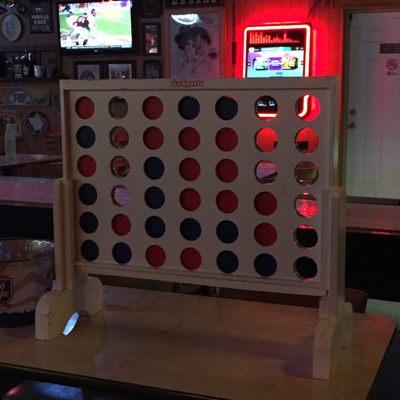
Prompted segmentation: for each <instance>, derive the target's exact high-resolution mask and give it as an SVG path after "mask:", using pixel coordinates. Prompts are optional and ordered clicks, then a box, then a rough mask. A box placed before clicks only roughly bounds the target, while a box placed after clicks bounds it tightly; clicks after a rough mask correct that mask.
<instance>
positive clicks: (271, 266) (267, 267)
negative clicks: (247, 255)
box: [254, 253, 278, 276]
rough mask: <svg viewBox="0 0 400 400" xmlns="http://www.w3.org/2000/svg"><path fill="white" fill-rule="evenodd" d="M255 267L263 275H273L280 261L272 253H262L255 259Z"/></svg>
mask: <svg viewBox="0 0 400 400" xmlns="http://www.w3.org/2000/svg"><path fill="white" fill-rule="evenodd" d="M254 268H255V269H256V271H257V272H258V273H259V274H260V275H261V276H272V275H274V274H275V272H276V270H277V268H278V263H277V262H276V260H275V258H274V257H272V256H271V254H267V253H262V254H259V255H258V256H257V257H256V259H255V260H254Z"/></svg>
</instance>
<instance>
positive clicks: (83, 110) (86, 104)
mask: <svg viewBox="0 0 400 400" xmlns="http://www.w3.org/2000/svg"><path fill="white" fill-rule="evenodd" d="M75 112H76V114H77V115H78V116H79V117H80V118H82V119H89V118H91V117H92V116H93V114H94V103H93V100H92V99H90V98H89V97H80V98H79V99H78V100H77V101H76V103H75Z"/></svg>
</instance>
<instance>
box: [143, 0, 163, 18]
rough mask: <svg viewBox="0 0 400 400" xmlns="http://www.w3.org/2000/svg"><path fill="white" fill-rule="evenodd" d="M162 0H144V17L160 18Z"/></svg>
mask: <svg viewBox="0 0 400 400" xmlns="http://www.w3.org/2000/svg"><path fill="white" fill-rule="evenodd" d="M162 10H163V7H162V0H142V1H141V2H140V14H141V16H142V18H158V17H160V16H161V14H162Z"/></svg>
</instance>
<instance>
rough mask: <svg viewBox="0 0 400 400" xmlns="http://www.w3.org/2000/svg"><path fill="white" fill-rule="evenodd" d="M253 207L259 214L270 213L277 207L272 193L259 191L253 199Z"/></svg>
mask: <svg viewBox="0 0 400 400" xmlns="http://www.w3.org/2000/svg"><path fill="white" fill-rule="evenodd" d="M254 207H255V209H256V210H257V212H258V213H259V214H261V215H271V214H273V213H274V212H275V211H276V209H277V208H278V201H277V200H276V197H275V196H274V195H273V194H272V193H270V192H261V193H258V194H257V196H256V197H255V199H254Z"/></svg>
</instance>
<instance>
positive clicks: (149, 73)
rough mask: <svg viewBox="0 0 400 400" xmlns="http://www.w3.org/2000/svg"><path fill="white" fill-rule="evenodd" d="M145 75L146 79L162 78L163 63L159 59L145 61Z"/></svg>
mask: <svg viewBox="0 0 400 400" xmlns="http://www.w3.org/2000/svg"><path fill="white" fill-rule="evenodd" d="M143 76H144V77H145V78H146V79H160V78H161V63H160V61H158V60H146V61H145V62H144V63H143Z"/></svg>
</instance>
